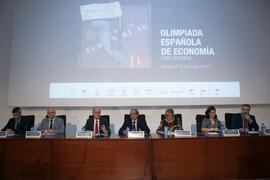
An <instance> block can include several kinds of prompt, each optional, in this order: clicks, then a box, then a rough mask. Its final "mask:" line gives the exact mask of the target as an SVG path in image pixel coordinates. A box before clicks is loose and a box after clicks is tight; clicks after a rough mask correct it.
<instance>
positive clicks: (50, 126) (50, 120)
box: [50, 119, 52, 129]
mask: <svg viewBox="0 0 270 180" xmlns="http://www.w3.org/2000/svg"><path fill="white" fill-rule="evenodd" d="M50 129H52V119H50Z"/></svg>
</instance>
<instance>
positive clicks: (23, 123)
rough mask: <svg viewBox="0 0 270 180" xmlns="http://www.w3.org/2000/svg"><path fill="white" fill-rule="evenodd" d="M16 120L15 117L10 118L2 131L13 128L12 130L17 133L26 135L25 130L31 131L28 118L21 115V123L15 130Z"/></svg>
mask: <svg viewBox="0 0 270 180" xmlns="http://www.w3.org/2000/svg"><path fill="white" fill-rule="evenodd" d="M15 121H16V120H15V119H14V118H11V119H9V121H8V123H7V124H6V126H5V127H4V128H3V129H2V131H6V130H7V129H12V131H14V133H15V134H17V135H22V136H24V135H25V132H26V131H29V122H28V119H27V118H25V117H23V116H21V120H20V124H19V125H18V127H17V130H15Z"/></svg>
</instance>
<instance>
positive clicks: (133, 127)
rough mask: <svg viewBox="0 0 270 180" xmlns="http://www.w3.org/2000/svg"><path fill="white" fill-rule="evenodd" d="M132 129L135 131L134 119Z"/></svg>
mask: <svg viewBox="0 0 270 180" xmlns="http://www.w3.org/2000/svg"><path fill="white" fill-rule="evenodd" d="M132 131H136V127H135V121H132Z"/></svg>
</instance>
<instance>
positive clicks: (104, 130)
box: [85, 107, 111, 136]
mask: <svg viewBox="0 0 270 180" xmlns="http://www.w3.org/2000/svg"><path fill="white" fill-rule="evenodd" d="M92 113H93V116H91V117H90V118H89V119H88V120H87V121H86V125H85V130H86V131H93V132H94V134H95V135H96V136H98V135H108V134H111V130H110V124H109V120H108V119H105V118H102V117H101V116H100V114H101V110H100V108H97V107H95V108H93V112H92Z"/></svg>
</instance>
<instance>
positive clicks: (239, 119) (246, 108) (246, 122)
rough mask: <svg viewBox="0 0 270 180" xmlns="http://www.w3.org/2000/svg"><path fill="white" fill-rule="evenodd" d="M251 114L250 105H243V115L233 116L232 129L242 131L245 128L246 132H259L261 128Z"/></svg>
mask: <svg viewBox="0 0 270 180" xmlns="http://www.w3.org/2000/svg"><path fill="white" fill-rule="evenodd" d="M249 113H250V105H249V104H243V105H242V106H241V114H237V115H233V116H232V122H231V123H232V124H231V126H232V129H241V128H243V131H244V132H248V131H252V130H255V131H258V130H259V126H258V124H257V122H256V119H255V116H252V115H250V114H249Z"/></svg>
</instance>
